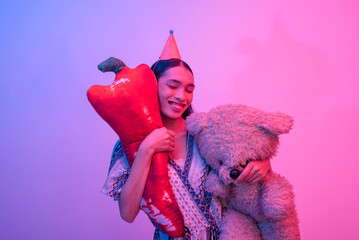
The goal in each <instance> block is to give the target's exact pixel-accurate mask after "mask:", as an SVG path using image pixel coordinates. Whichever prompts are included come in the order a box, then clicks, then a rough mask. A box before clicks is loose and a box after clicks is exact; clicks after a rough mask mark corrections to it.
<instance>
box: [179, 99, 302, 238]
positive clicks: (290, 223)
mask: <svg viewBox="0 0 359 240" xmlns="http://www.w3.org/2000/svg"><path fill="white" fill-rule="evenodd" d="M292 125H293V119H292V118H291V117H290V116H288V115H286V114H283V113H267V112H263V111H261V110H259V109H255V108H252V107H248V106H243V105H224V106H218V107H216V108H214V109H212V110H211V111H209V112H208V113H192V114H191V115H190V116H189V117H188V118H187V119H186V129H187V131H188V132H189V133H190V134H192V135H195V139H196V144H197V147H198V150H199V152H200V154H201V155H202V156H203V157H204V159H205V160H206V162H207V163H208V165H209V166H210V167H211V171H210V173H209V175H208V176H207V180H206V182H205V189H206V190H207V191H208V192H211V193H212V194H213V195H215V196H218V197H220V199H222V201H223V202H224V204H225V205H226V207H227V208H226V209H225V211H224V212H223V217H222V223H221V228H220V238H221V239H224V240H228V239H245V240H252V239H265V240H267V239H273V240H274V239H275V240H279V239H287V240H292V239H300V236H299V228H298V218H297V213H296V210H295V204H294V194H293V191H292V185H291V184H290V183H289V182H288V181H287V180H286V179H285V178H284V177H282V176H280V175H278V174H276V173H274V172H273V171H270V172H269V173H268V174H267V175H266V177H265V178H264V179H263V180H262V181H260V182H258V183H254V184H250V183H247V182H243V181H241V182H240V181H238V180H237V178H238V177H239V175H240V173H241V171H242V170H243V169H244V168H245V166H246V165H247V164H248V163H249V162H250V161H252V160H262V159H270V158H272V157H273V156H274V155H275V154H276V151H277V148H278V144H279V140H278V136H279V135H280V134H283V133H288V132H289V130H290V129H291V127H292Z"/></svg>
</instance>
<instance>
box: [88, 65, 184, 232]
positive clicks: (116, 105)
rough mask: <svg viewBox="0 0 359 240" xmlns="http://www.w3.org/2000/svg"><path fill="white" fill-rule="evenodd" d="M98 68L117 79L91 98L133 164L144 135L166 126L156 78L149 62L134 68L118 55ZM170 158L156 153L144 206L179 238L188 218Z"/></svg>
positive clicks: (93, 92)
mask: <svg viewBox="0 0 359 240" xmlns="http://www.w3.org/2000/svg"><path fill="white" fill-rule="evenodd" d="M98 68H99V69H100V70H101V71H102V72H108V71H112V72H114V73H116V77H115V81H114V82H113V83H112V84H111V85H109V86H99V85H94V86H92V87H91V88H90V89H89V90H88V91H87V97H88V100H89V101H90V103H91V104H92V106H93V108H94V109H95V110H96V112H97V113H98V114H99V115H100V116H101V117H102V118H103V119H104V120H105V121H106V122H107V123H108V124H109V125H110V126H111V127H112V128H113V130H114V131H115V132H116V133H117V134H118V136H119V137H120V139H121V143H122V145H123V149H124V151H125V154H126V157H127V160H128V163H129V165H130V167H131V166H132V163H133V161H134V158H135V153H136V152H137V150H138V148H139V146H140V144H141V142H142V141H143V140H144V138H145V137H146V136H147V135H148V134H150V133H151V132H152V131H153V130H154V129H157V128H161V127H163V123H162V119H161V115H160V110H159V102H158V92H157V83H156V77H155V75H154V74H153V72H152V71H151V69H150V68H149V67H148V66H147V65H145V64H141V65H139V66H138V67H136V68H134V69H130V68H128V67H126V65H125V64H124V63H123V62H122V61H121V60H119V59H116V58H109V59H107V60H106V61H104V62H102V63H101V64H99V66H98ZM167 160H168V153H167V152H166V153H164V152H163V153H156V154H154V156H153V158H152V163H151V168H150V171H149V174H148V177H147V182H146V185H145V190H144V192H143V196H142V202H141V208H142V210H143V211H145V212H146V213H147V215H148V216H149V217H150V219H151V220H152V221H154V222H155V223H156V224H157V225H158V226H159V227H160V228H161V229H162V230H163V231H164V232H166V233H167V234H169V235H170V236H171V237H173V238H178V237H181V236H182V235H183V234H184V221H183V215H182V213H181V211H180V209H179V207H178V205H177V202H176V200H175V196H174V194H173V191H172V187H171V184H170V182H169V177H168V167H167Z"/></svg>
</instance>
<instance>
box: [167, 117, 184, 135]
mask: <svg viewBox="0 0 359 240" xmlns="http://www.w3.org/2000/svg"><path fill="white" fill-rule="evenodd" d="M162 121H163V125H164V126H165V127H166V128H168V129H169V130H171V131H174V132H175V133H182V132H185V131H186V120H184V119H183V118H178V119H170V118H166V117H164V116H162Z"/></svg>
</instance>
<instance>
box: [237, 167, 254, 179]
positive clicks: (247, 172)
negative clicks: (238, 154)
mask: <svg viewBox="0 0 359 240" xmlns="http://www.w3.org/2000/svg"><path fill="white" fill-rule="evenodd" d="M252 168H253V166H251V165H250V164H248V165H247V166H246V167H245V168H244V170H243V171H242V173H241V175H239V177H238V181H240V182H241V181H245V182H246V181H247V179H248V177H250V176H251V172H252Z"/></svg>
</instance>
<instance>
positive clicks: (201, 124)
mask: <svg viewBox="0 0 359 240" xmlns="http://www.w3.org/2000/svg"><path fill="white" fill-rule="evenodd" d="M205 128H207V114H206V113H192V114H191V115H189V116H188V117H187V118H186V130H187V131H188V132H189V133H190V134H191V135H197V134H199V133H200V132H201V131H202V130H203V129H205Z"/></svg>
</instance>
